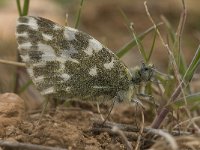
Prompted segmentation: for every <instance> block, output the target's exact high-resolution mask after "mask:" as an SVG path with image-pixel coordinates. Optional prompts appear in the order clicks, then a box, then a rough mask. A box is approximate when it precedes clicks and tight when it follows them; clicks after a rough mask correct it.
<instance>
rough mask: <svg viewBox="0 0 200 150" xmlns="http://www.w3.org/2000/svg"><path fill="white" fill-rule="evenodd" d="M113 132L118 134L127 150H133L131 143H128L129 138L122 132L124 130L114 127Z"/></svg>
mask: <svg viewBox="0 0 200 150" xmlns="http://www.w3.org/2000/svg"><path fill="white" fill-rule="evenodd" d="M112 131H113V132H114V133H116V134H118V135H119V136H120V137H121V139H122V141H123V143H124V145H125V146H126V148H127V150H133V147H132V145H131V144H130V142H129V141H128V139H127V137H126V136H125V134H124V133H123V132H122V130H120V129H119V128H118V127H117V126H113V128H112Z"/></svg>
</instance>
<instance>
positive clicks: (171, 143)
mask: <svg viewBox="0 0 200 150" xmlns="http://www.w3.org/2000/svg"><path fill="white" fill-rule="evenodd" d="M150 132H151V133H153V134H156V135H160V136H162V137H164V138H165V139H166V140H167V142H168V143H169V146H170V147H171V149H172V150H178V145H177V143H176V140H175V139H174V137H173V136H172V135H171V134H169V133H167V132H164V131H163V130H161V129H152V130H151V131H150Z"/></svg>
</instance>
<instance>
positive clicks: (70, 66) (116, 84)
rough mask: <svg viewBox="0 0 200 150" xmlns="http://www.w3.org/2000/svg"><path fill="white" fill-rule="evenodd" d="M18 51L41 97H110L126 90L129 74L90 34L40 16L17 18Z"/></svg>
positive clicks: (116, 58)
mask: <svg viewBox="0 0 200 150" xmlns="http://www.w3.org/2000/svg"><path fill="white" fill-rule="evenodd" d="M16 36H17V42H18V45H19V46H18V49H19V51H20V56H21V58H22V60H23V61H24V62H25V63H26V65H27V71H28V73H29V75H30V77H31V79H32V80H33V83H34V84H35V85H36V87H37V89H38V90H39V91H40V92H41V94H43V95H53V96H55V97H58V98H63V97H66V98H73V97H86V98H87V97H96V96H100V95H108V96H111V97H114V96H116V95H117V93H118V92H121V91H128V90H129V84H130V83H129V82H130V78H131V77H130V73H129V71H128V69H127V68H126V66H125V65H124V64H123V63H122V62H121V61H120V60H119V59H118V57H117V56H116V55H115V54H114V53H113V52H112V51H110V50H109V49H108V48H106V47H105V46H103V45H102V44H101V43H100V42H98V41H97V40H95V39H94V38H93V37H91V36H90V35H88V34H86V33H84V32H81V31H79V30H76V29H74V28H70V27H64V26H61V25H58V24H56V23H54V22H52V21H50V20H47V19H44V18H41V17H31V16H26V17H20V18H19V19H18V21H17V30H16Z"/></svg>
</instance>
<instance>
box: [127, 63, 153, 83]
mask: <svg viewBox="0 0 200 150" xmlns="http://www.w3.org/2000/svg"><path fill="white" fill-rule="evenodd" d="M131 74H132V80H131V82H132V83H133V84H136V85H138V84H140V83H141V82H148V81H151V79H152V78H153V76H154V66H153V65H152V64H148V65H146V64H145V63H142V65H141V67H137V68H134V69H132V70H131Z"/></svg>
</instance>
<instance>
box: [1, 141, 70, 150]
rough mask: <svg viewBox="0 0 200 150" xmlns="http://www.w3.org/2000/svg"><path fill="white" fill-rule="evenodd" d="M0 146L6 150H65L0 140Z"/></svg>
mask: <svg viewBox="0 0 200 150" xmlns="http://www.w3.org/2000/svg"><path fill="white" fill-rule="evenodd" d="M0 146H1V147H4V148H6V149H13V150H14V149H26V150H67V149H64V148H58V147H49V146H42V145H35V144H29V143H18V142H10V141H3V140H0Z"/></svg>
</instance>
